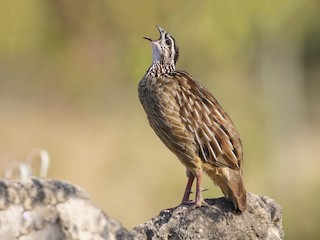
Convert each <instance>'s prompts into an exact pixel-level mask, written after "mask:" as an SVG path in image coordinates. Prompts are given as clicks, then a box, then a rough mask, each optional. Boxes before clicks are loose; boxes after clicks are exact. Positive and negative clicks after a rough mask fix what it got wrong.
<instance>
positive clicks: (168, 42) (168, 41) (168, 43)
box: [166, 38, 171, 46]
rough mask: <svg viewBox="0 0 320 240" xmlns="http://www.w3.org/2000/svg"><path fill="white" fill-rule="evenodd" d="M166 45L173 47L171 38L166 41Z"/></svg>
mask: <svg viewBox="0 0 320 240" xmlns="http://www.w3.org/2000/svg"><path fill="white" fill-rule="evenodd" d="M166 44H167V45H168V46H171V40H170V39H169V38H167V39H166Z"/></svg>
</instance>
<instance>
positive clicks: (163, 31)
mask: <svg viewBox="0 0 320 240" xmlns="http://www.w3.org/2000/svg"><path fill="white" fill-rule="evenodd" d="M156 27H157V28H158V30H159V33H160V38H159V40H160V39H161V38H162V36H163V35H165V34H166V31H165V30H163V29H162V28H161V27H159V26H158V25H156ZM143 38H144V39H146V40H148V41H150V42H153V41H154V40H152V39H151V38H150V37H147V36H144V37H143Z"/></svg>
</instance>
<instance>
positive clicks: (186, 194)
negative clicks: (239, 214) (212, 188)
mask: <svg viewBox="0 0 320 240" xmlns="http://www.w3.org/2000/svg"><path fill="white" fill-rule="evenodd" d="M193 180H194V175H191V174H190V176H189V177H188V183H187V186H186V190H185V191H184V195H183V199H182V203H181V204H186V203H189V196H190V193H191V188H192V184H193Z"/></svg>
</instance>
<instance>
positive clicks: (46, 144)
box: [0, 0, 320, 239]
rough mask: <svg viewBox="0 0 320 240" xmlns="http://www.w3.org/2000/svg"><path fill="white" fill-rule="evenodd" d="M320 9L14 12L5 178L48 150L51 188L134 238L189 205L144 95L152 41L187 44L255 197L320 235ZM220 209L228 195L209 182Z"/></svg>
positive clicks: (188, 62) (179, 170)
mask: <svg viewBox="0 0 320 240" xmlns="http://www.w3.org/2000/svg"><path fill="white" fill-rule="evenodd" d="M319 8H320V3H319V1H316V0H295V1H289V0H281V1H279V0H277V1H276V0H270V1H253V0H241V1H217V0H214V1H210V0H206V1H191V0H189V1H181V0H178V1H169V0H162V1H159V0H158V1H146V0H143V1H107V0H94V1H85V0H77V1H75V0H74V1H72V0H69V1H66V0H54V1H49V0H47V1H44V0H29V1H24V0H11V1H9V0H4V1H1V3H0V34H1V38H0V114H1V115H0V116H1V118H0V150H1V151H0V167H1V169H4V168H5V166H6V165H7V164H8V162H10V161H12V160H16V159H22V158H24V156H25V155H26V154H27V153H28V151H29V150H30V149H32V148H34V147H42V148H45V149H47V150H48V152H49V153H50V155H51V159H52V165H51V168H50V173H49V176H48V177H50V178H58V179H64V180H68V181H70V182H72V183H75V184H78V185H80V186H82V187H83V188H85V189H86V190H87V191H88V192H89V193H90V194H91V196H92V198H93V200H94V201H95V202H96V203H97V204H98V205H99V206H100V207H102V208H103V209H104V210H105V211H106V212H107V213H108V214H109V215H110V216H111V217H112V218H116V219H119V220H121V221H122V222H123V224H124V225H125V226H126V227H128V228H131V227H133V226H135V225H137V224H139V223H142V222H144V221H146V220H147V219H149V218H151V217H152V216H154V215H156V214H157V213H158V212H159V211H160V210H161V209H163V208H169V207H172V206H175V205H176V204H178V203H179V202H180V200H181V198H182V194H183V190H184V187H185V183H186V177H185V170H184V169H183V167H182V166H181V164H180V163H179V162H178V161H177V160H176V157H175V156H174V155H173V154H171V153H170V152H169V150H167V149H166V148H165V146H164V145H163V144H162V143H161V142H160V140H158V139H157V137H156V135H155V134H154V133H153V132H152V130H151V128H150V127H149V126H148V123H147V120H146V117H145V113H144V112H143V110H142V107H141V106H140V103H139V101H138V97H137V84H138V82H139V81H140V79H141V78H142V76H143V75H144V73H145V71H146V70H147V68H148V67H149V64H150V62H151V49H150V46H149V45H148V44H147V42H146V41H144V40H143V39H142V38H141V37H142V36H145V35H148V36H150V37H152V38H157V37H158V32H157V30H156V28H155V27H154V25H155V24H158V25H160V26H161V27H163V28H164V29H166V30H167V31H168V32H170V33H172V35H173V36H174V37H175V38H176V40H177V41H178V43H179V46H180V50H181V54H180V60H179V63H178V68H180V69H183V70H186V71H188V72H189V73H191V74H192V75H193V76H194V77H195V78H196V79H197V80H198V81H200V82H201V83H202V84H203V85H205V86H206V87H207V88H208V89H209V90H210V91H212V92H213V93H214V95H215V96H216V97H217V99H218V100H219V102H220V103H221V104H222V106H223V107H224V108H225V109H226V110H227V112H228V113H229V114H230V115H231V117H232V118H233V120H234V122H235V123H236V125H237V127H238V129H239V131H240V134H241V136H242V141H243V144H244V153H245V171H244V174H245V182H246V186H247V189H248V191H251V192H254V193H256V194H259V195H268V196H270V197H272V198H274V199H275V200H276V201H278V202H279V203H280V204H281V206H282V208H283V217H284V219H283V224H284V228H285V233H286V237H287V239H301V238H302V237H304V238H305V239H316V238H317V236H319V235H320V230H319V227H318V225H319V221H320V210H319V209H318V207H317V205H318V202H319V200H318V198H319V197H320V175H319V173H318V169H319V167H320V161H319V160H320V155H319V151H318V149H319V147H320V146H319V144H320V137H319V136H320V124H319V122H320V107H319V103H320V9H319ZM204 187H206V188H211V190H210V191H208V192H206V193H205V196H206V197H217V196H221V195H222V194H221V193H220V190H219V189H217V188H216V187H213V185H212V183H211V182H210V181H209V180H208V179H206V182H205V186H204Z"/></svg>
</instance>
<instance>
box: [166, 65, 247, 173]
mask: <svg viewBox="0 0 320 240" xmlns="http://www.w3.org/2000/svg"><path fill="white" fill-rule="evenodd" d="M170 75H171V76H172V77H173V78H174V79H175V80H177V81H178V84H179V85H180V88H178V93H177V94H176V101H177V103H178V105H179V106H180V117H181V119H182V122H183V123H184V124H185V125H186V128H187V129H188V131H190V132H192V133H193V134H194V138H195V142H196V144H197V148H198V154H199V157H200V158H201V159H202V160H203V161H205V162H207V163H211V164H213V165H214V166H218V167H219V166H227V167H230V168H232V169H239V168H241V167H242V147H241V141H240V137H239V134H238V132H237V130H236V128H235V126H234V124H233V123H232V121H231V119H230V118H229V116H228V115H227V114H226V113H225V111H224V110H223V109H222V107H221V106H220V105H219V103H218V102H217V100H216V99H215V98H214V97H213V96H212V94H211V93H210V92H208V91H207V90H206V89H205V88H204V87H203V86H201V85H200V84H199V83H197V82H196V81H195V80H194V79H193V78H192V77H191V76H190V75H189V74H188V73H186V72H182V71H175V72H172V73H170Z"/></svg>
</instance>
